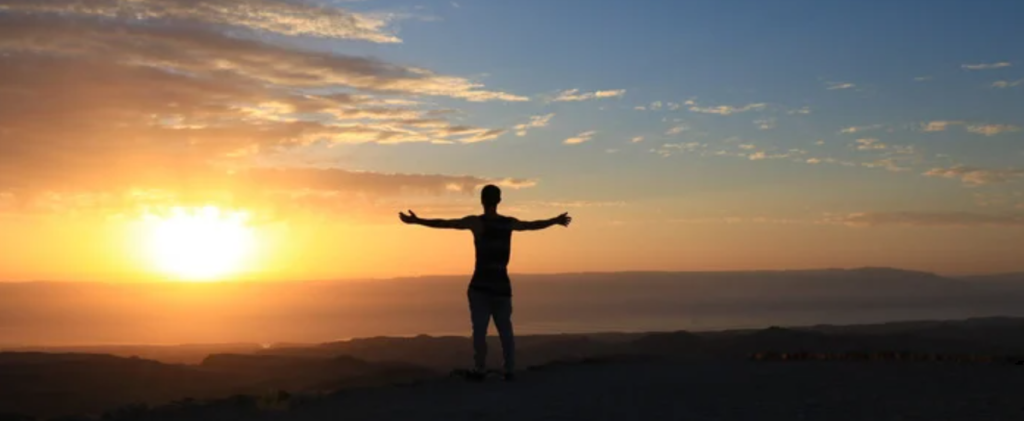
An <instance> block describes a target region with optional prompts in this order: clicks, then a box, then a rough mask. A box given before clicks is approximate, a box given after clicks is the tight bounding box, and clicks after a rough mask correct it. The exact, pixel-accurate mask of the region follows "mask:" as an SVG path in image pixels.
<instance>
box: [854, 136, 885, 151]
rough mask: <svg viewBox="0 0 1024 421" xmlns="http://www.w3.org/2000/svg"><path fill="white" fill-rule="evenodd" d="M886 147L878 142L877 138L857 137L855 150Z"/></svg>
mask: <svg viewBox="0 0 1024 421" xmlns="http://www.w3.org/2000/svg"><path fill="white" fill-rule="evenodd" d="M888 147H889V146H888V145H886V144H884V143H882V142H879V141H878V139H875V138H864V139H857V150H859V151H870V150H879V149H886V148H888Z"/></svg>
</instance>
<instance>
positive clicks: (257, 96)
mask: <svg viewBox="0 0 1024 421" xmlns="http://www.w3.org/2000/svg"><path fill="white" fill-rule="evenodd" d="M185 3H188V4H193V3H194V4H195V5H196V7H197V8H198V9H197V10H206V9H211V10H213V9H216V10H214V11H209V12H208V13H206V14H205V15H204V16H201V17H198V16H193V15H192V14H190V13H193V12H190V11H188V10H185V9H180V10H179V9H173V7H177V6H176V5H180V4H185ZM4 4H5V5H8V7H7V8H6V9H5V10H4V11H2V12H0V57H2V59H0V150H3V151H4V152H3V153H2V154H0V194H4V195H6V196H11V197H17V198H19V200H24V201H28V202H33V201H34V200H35V199H33V198H39V197H57V196H59V197H62V198H81V197H112V198H118V199H117V200H120V201H122V202H124V201H128V200H129V199H130V200H136V201H145V200H155V199H153V198H167V197H171V198H175V199H174V200H179V201H188V200H192V199H195V198H206V199H211V200H212V199H216V200H229V199H230V198H232V197H233V198H234V199H231V200H235V201H247V202H249V203H253V202H254V201H256V202H258V201H259V200H263V202H261V203H263V204H265V205H268V206H269V205H270V204H273V203H274V202H276V201H275V200H272V199H270V196H272V195H274V194H285V193H287V191H290V192H291V193H288V194H300V193H301V194H305V193H302V192H308V191H311V189H312V190H316V193H315V194H313V193H310V195H307V196H305V197H307V198H308V197H314V196H315V197H317V198H319V199H317V200H321V199H323V200H327V198H328V197H329V198H330V200H331V201H333V202H332V203H334V202H337V201H338V200H341V199H338V197H339V196H340V195H352V194H355V195H363V194H366V195H372V194H378V193H381V194H383V193H387V192H388V191H392V190H393V189H395V188H398V189H402V188H410V189H414V190H417V189H418V190H426V191H430V192H444V191H449V190H445V189H446V188H447V187H446V186H451V185H459V183H463V184H466V183H470V184H472V183H478V182H484V181H487V180H485V179H483V178H472V177H470V176H429V177H427V176H420V175H408V176H407V175H402V174H390V175H379V176H378V175H373V174H372V173H358V174H356V173H355V172H352V171H346V170H345V169H343V168H340V164H339V162H340V159H341V156H342V155H341V154H337V153H334V154H332V153H330V152H327V153H324V152H318V153H317V154H309V153H308V149H307V148H308V147H309V146H310V145H338V144H357V143H368V142H369V143H403V142H433V143H472V142H480V141H485V140H491V139H495V138H497V137H499V136H502V135H503V134H504V133H506V130H505V129H503V128H486V127H475V126H470V125H463V124H455V123H453V122H451V121H449V120H448V119H447V118H448V117H450V116H451V115H452V114H454V113H456V112H457V110H452V109H448V108H438V107H436V106H430V105H426V103H425V102H424V97H428V96H440V97H448V98H456V99H462V100H467V101H518V100H521V99H522V98H521V97H518V96H515V95H512V94H507V93H503V92H498V91H491V90H486V89H483V86H482V85H480V84H477V83H475V82H471V81H469V80H467V79H464V78H460V77H455V76H446V75H440V74H436V73H434V72H431V71H429V70H426V69H421V68H415V67H408V66H400V65H395V64H391V63H387V62H384V61H380V60H375V59H369V58H364V57H352V56H344V55H339V54H332V53H326V52H320V51H315V50H299V49H291V48H287V47H286V46H285V45H284V44H285V43H281V44H269V43H264V42H260V41H258V40H256V39H253V38H249V37H247V36H246V34H245V33H244V31H243V32H241V33H240V32H238V31H237V29H238V28H240V27H255V26H259V25H262V26H267V27H269V28H271V29H274V30H275V31H276V33H278V34H282V35H288V34H291V33H293V32H302V31H307V32H308V31H314V30H316V31H322V32H324V33H325V34H327V35H324V36H328V35H330V36H333V37H341V36H342V35H340V33H336V31H341V30H342V28H340V27H334V26H331V27H330V28H328V27H323V28H321V27H319V26H316V25H315V24H312V23H308V22H307V23H303V20H304V19H307V18H309V16H307V15H305V14H303V13H305V12H302V11H301V10H298V9H296V10H292V9H275V8H273V7H270V8H268V9H266V11H265V13H264V14H262V15H260V16H248V17H244V16H243V17H238V16H236V15H237V14H238V13H241V12H238V10H235V9H239V8H241V9H244V7H243V6H240V4H241V3H239V2H228V1H217V2H214V1H207V0H189V1H187V2H181V1H177V2H169V1H149V0H137V1H130V2H129V1H122V2H98V1H96V2H92V1H75V2H66V1H54V2H27V1H14V2H11V1H7V2H4ZM253 4H260V5H262V4H269V2H267V1H257V2H255V3H253ZM275 4H276V2H275ZM210 5H214V6H210ZM218 5H219V6H218ZM215 6H216V7H215ZM221 6H222V7H221ZM116 7H130V8H131V10H132V11H133V13H122V12H117V13H114V12H110V13H111V14H110V15H109V16H108V15H102V17H99V15H97V14H98V13H100V12H102V13H107V12H106V11H105V10H107V9H103V8H116ZM268 7H269V6H268ZM274 7H277V6H274ZM282 7H284V6H282ZM296 7H299V6H296ZM302 7H305V6H302ZM148 8H151V9H153V11H152V12H145V10H149V9H148ZM58 9H60V10H59V11H60V12H61V14H60V15H59V16H58V15H57V14H56V13H57V11H58ZM222 9H223V10H222ZM241 9H239V10H241ZM97 10H100V11H97ZM245 10H254V9H245ZM279 10H288V12H287V13H285V12H280V13H279ZM302 10H305V9H302ZM318 10H319V9H318ZM26 11H34V13H27V12H26ZM147 13H148V14H147ZM215 13H221V15H216V16H215ZM332 13H333V12H330V11H328V12H325V14H324V15H323V16H321V17H320V18H315V19H314V22H319V24H322V25H327V24H328V23H331V24H332V25H333V23H332V22H334V21H335V20H336V19H337V18H338V16H340V15H337V16H336V15H335V14H332ZM339 13H340V12H339ZM284 15H287V16H291V17H290V18H288V19H285V18H283V17H282V16H284ZM229 18H230V19H235V20H238V21H239V22H241V23H238V22H235V23H232V24H230V25H228V24H227V23H223V22H221V21H223V20H226V19H229ZM186 19H191V20H190V21H188V22H186V21H185V20H186ZM260 19H263V20H267V21H266V22H264V21H260ZM316 19H320V20H316ZM278 20H280V22H279V21H278ZM157 21H159V22H157ZM140 22H141V23H145V24H141V23H140ZM261 22H262V23H261ZM268 22H269V23H268ZM157 23H159V24H157ZM286 24H287V25H295V28H292V29H287V28H285V27H284V26H281V25H286ZM225 25H227V26H231V27H232V28H234V29H232V32H231V34H230V35H228V34H227V33H224V32H221V30H222V29H223V28H220V27H222V26H225ZM275 28H276V29H275ZM255 29H258V30H260V31H268V30H270V29H264V28H262V27H261V28H255ZM346 30H349V31H352V29H346ZM330 31H335V32H330ZM331 34H333V35H331ZM307 35H308V34H307ZM353 37H356V36H355V35H353V36H350V37H349V38H353ZM356 38H357V39H361V38H358V37H356ZM363 38H366V37H363ZM318 151H319V150H318ZM310 167H316V168H320V169H323V168H325V167H326V168H328V169H329V171H328V170H324V171H321V172H314V171H311V170H310ZM266 174H273V175H274V177H279V178H274V177H268V176H267V175H266ZM467 177H469V178H467ZM520 185H525V184H520ZM424 186H429V188H426V189H425V188H423V187H424ZM389 189H391V190H389ZM133 192H146V194H144V195H138V194H135V193H133ZM324 192H326V193H324ZM328 193H329V194H328ZM47 195H49V196H47ZM54 195H56V196H54ZM6 196H5V197H6ZM257 199H259V200H257ZM69 200H70V199H69ZM111 200H113V199H111Z"/></svg>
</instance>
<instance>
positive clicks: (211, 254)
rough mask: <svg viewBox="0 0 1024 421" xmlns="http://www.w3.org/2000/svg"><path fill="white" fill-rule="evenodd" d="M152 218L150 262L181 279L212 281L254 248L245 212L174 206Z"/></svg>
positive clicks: (236, 267)
mask: <svg viewBox="0 0 1024 421" xmlns="http://www.w3.org/2000/svg"><path fill="white" fill-rule="evenodd" d="M153 218H154V220H153V222H154V223H153V224H152V225H151V227H152V228H151V232H150V234H149V241H150V244H149V246H150V250H149V251H150V254H151V257H152V259H153V262H154V264H155V265H156V266H157V269H159V270H160V271H161V272H164V273H166V274H168V275H171V276H174V277H176V278H179V279H181V280H186V281H212V280H218V279H222V278H224V277H226V276H229V275H231V274H234V273H237V272H239V271H240V270H242V269H244V265H245V263H246V258H247V257H248V256H249V254H250V253H251V251H252V248H253V243H254V240H253V233H252V229H251V228H250V227H249V226H248V225H247V222H248V214H247V213H245V212H237V211H232V212H225V211H222V210H221V209H220V208H218V207H216V206H205V207H201V208H182V207H175V208H173V209H171V211H170V213H169V214H168V215H164V216H156V217H153Z"/></svg>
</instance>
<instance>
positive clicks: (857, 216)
mask: <svg viewBox="0 0 1024 421" xmlns="http://www.w3.org/2000/svg"><path fill="white" fill-rule="evenodd" d="M826 222H830V223H839V224H844V225H849V226H857V227H875V226H888V225H892V226H912V227H1021V226H1024V214H1022V213H1019V212H1018V213H976V212H860V213H852V214H848V215H842V216H838V217H831V218H827V219H826Z"/></svg>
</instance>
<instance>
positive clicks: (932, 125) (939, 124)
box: [921, 120, 964, 132]
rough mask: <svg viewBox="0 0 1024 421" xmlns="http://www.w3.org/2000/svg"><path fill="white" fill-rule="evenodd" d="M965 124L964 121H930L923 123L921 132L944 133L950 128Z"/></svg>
mask: <svg viewBox="0 0 1024 421" xmlns="http://www.w3.org/2000/svg"><path fill="white" fill-rule="evenodd" d="M961 124H964V122H962V121H943V120H939V121H929V122H927V123H921V130H923V131H926V132H944V131H946V129H948V128H949V126H956V125H961Z"/></svg>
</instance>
